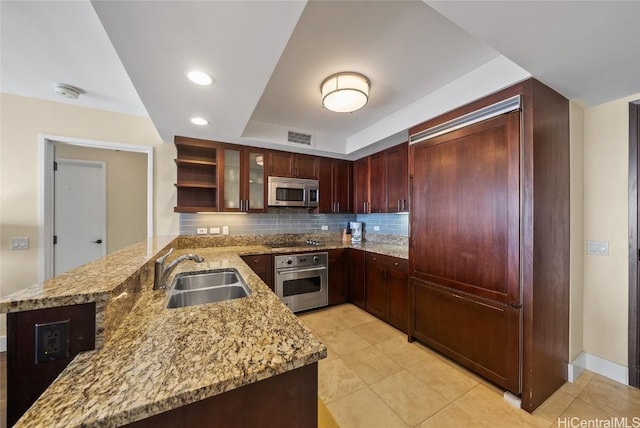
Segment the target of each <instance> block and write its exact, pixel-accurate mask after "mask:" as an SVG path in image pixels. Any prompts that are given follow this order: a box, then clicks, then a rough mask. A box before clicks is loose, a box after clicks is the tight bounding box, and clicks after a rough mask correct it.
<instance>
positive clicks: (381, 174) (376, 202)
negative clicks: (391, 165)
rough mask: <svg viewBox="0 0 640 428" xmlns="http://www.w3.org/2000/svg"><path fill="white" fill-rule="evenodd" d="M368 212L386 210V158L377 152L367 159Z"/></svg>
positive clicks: (383, 154)
mask: <svg viewBox="0 0 640 428" xmlns="http://www.w3.org/2000/svg"><path fill="white" fill-rule="evenodd" d="M369 198H370V204H369V212H370V213H383V212H386V208H387V157H386V155H385V152H384V151H383V152H379V153H376V154H373V155H371V156H370V157H369Z"/></svg>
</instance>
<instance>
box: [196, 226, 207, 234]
mask: <svg viewBox="0 0 640 428" xmlns="http://www.w3.org/2000/svg"><path fill="white" fill-rule="evenodd" d="M196 234H197V235H206V234H207V228H206V227H199V228H197V229H196Z"/></svg>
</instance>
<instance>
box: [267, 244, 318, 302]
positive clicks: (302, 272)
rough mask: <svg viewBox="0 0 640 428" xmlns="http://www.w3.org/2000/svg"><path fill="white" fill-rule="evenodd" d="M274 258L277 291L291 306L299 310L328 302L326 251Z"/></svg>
mask: <svg viewBox="0 0 640 428" xmlns="http://www.w3.org/2000/svg"><path fill="white" fill-rule="evenodd" d="M274 261H275V263H274V265H275V288H276V294H277V295H278V297H279V298H280V299H281V300H282V301H283V302H284V303H285V304H286V305H287V306H288V307H289V309H291V310H292V311H293V312H298V311H303V310H306V309H313V308H319V307H321V306H327V304H328V303H329V293H328V290H327V287H328V273H329V266H328V255H327V253H326V252H324V253H303V254H287V255H281V256H275V260H274Z"/></svg>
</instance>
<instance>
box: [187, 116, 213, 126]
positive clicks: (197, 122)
mask: <svg viewBox="0 0 640 428" xmlns="http://www.w3.org/2000/svg"><path fill="white" fill-rule="evenodd" d="M191 123H193V124H194V125H198V126H205V125H208V124H209V121H208V120H207V119H203V118H201V117H192V118H191Z"/></svg>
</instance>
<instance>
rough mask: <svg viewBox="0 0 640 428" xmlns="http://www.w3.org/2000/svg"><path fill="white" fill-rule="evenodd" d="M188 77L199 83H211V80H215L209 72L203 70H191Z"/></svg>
mask: <svg viewBox="0 0 640 428" xmlns="http://www.w3.org/2000/svg"><path fill="white" fill-rule="evenodd" d="M187 77H188V78H189V80H191V81H192V82H193V83H197V84H198V85H203V86H204V85H210V84H211V82H213V80H212V79H211V77H210V76H209V75H208V74H207V73H204V72H202V71H197V70H194V71H190V72H189V73H188V74H187Z"/></svg>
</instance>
